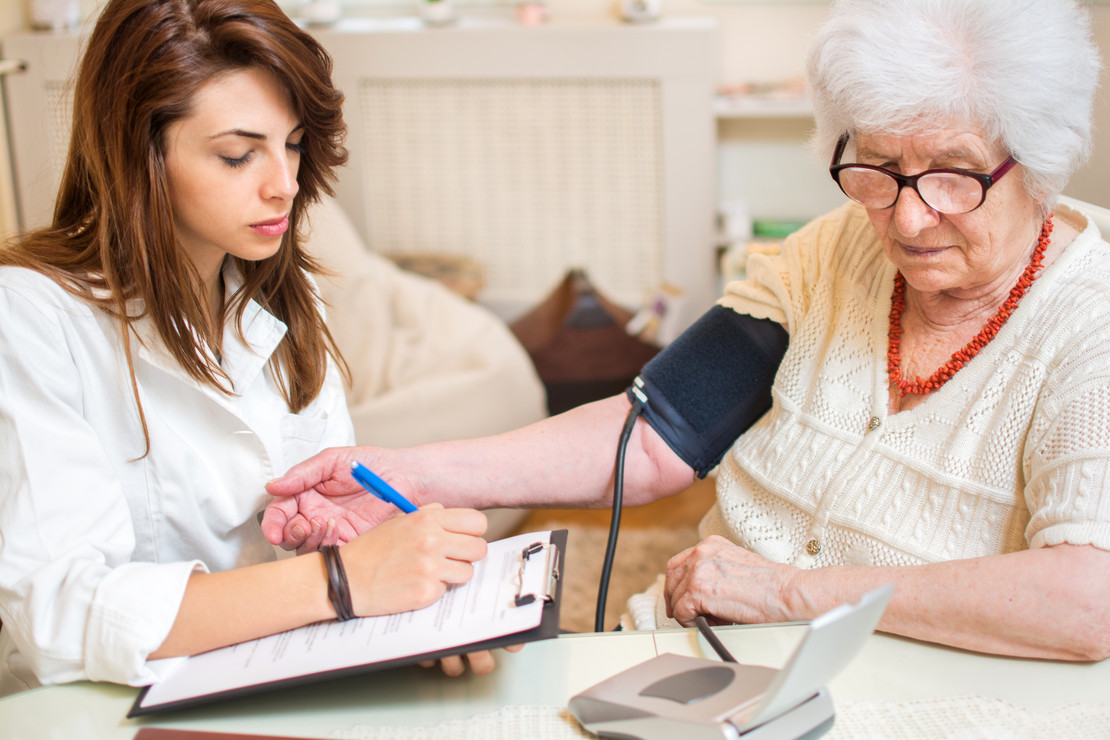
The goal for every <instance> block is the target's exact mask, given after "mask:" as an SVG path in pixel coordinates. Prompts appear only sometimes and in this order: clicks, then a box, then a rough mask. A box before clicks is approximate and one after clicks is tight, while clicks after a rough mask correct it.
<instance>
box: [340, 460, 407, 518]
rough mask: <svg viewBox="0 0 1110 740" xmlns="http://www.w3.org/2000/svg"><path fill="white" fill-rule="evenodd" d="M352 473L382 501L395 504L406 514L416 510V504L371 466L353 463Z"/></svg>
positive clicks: (360, 483) (361, 484) (359, 482)
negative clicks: (372, 470) (371, 468)
mask: <svg viewBox="0 0 1110 740" xmlns="http://www.w3.org/2000/svg"><path fill="white" fill-rule="evenodd" d="M351 475H353V476H354V477H355V480H356V481H358V484H359V485H360V486H362V487H363V488H365V489H366V490H367V491H369V492H370V493H372V494H374V495H375V496H377V497H378V498H380V499H381V500H382V501H385V502H386V503H387V504H393V505H394V506H396V507H397V508H398V509H400V510H401V511H403V512H405V513H406V514H411V513H412V512H414V511H416V506H414V505H413V503H412V502H411V501H409V500H408V499H407V498H405V497H404V496H402V495H401V494H399V493H397V491H395V490H394V489H393V486H391V485H389V484H388V483H386V482H385V481H384V480H382V479H381V478H379V477H378V476H377V475H375V474H374V473H372V472H371V471H370V468H368V467H366V466H365V465H363V464H362V463H358V462H353V463H351Z"/></svg>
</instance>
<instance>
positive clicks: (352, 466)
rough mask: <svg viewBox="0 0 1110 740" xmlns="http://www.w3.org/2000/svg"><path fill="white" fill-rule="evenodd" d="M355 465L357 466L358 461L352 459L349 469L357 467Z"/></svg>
mask: <svg viewBox="0 0 1110 740" xmlns="http://www.w3.org/2000/svg"><path fill="white" fill-rule="evenodd" d="M357 467H358V463H357V462H355V461H354V460H352V461H351V470H354V469H355V468H357Z"/></svg>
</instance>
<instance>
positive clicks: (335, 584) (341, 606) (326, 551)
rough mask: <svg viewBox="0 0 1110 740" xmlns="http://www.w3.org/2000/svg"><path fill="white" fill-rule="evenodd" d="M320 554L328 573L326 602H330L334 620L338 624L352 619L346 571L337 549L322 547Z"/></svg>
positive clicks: (335, 546) (353, 611) (349, 588)
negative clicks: (337, 621) (333, 610)
mask: <svg viewBox="0 0 1110 740" xmlns="http://www.w3.org/2000/svg"><path fill="white" fill-rule="evenodd" d="M320 554H321V555H323V556H324V568H325V569H326V570H327V572H328V601H330V602H331V606H332V609H335V618H336V619H338V620H339V621H340V622H346V621H347V620H348V619H354V618H355V610H354V607H353V606H352V605H351V585H350V584H349V583H348V582H347V571H346V569H345V568H344V567H343V560H342V558H340V557H339V547H338V546H337V545H324V546H323V547H321V548H320Z"/></svg>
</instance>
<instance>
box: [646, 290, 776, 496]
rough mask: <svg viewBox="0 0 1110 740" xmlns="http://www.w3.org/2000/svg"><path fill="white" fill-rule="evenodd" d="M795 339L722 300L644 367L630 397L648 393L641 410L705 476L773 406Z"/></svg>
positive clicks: (667, 441) (665, 437)
mask: <svg viewBox="0 0 1110 740" xmlns="http://www.w3.org/2000/svg"><path fill="white" fill-rule="evenodd" d="M788 341H789V335H788V334H787V333H786V330H785V329H784V328H783V327H782V326H781V325H780V324H778V323H776V322H774V321H770V320H768V319H756V318H753V317H751V316H748V315H745V314H740V313H737V312H736V311H733V310H732V309H730V308H725V307H724V306H714V307H713V308H711V309H710V310H709V311H708V312H706V313H705V315H703V316H702V317H701V318H700V319H698V320H697V321H696V322H695V323H694V324H693V326H691V327H690V328H689V329H687V330H686V331H685V332H683V333H682V334H681V335H679V337H678V338H677V339H675V340H674V341H673V342H671V344H669V345H668V346H667V347H666V348H665V349H664V350H663V351H662V352H660V353H659V354H657V355H656V356H655V357H654V358H653V359H652V360H651V361H650V362H649V363H648V364H647V365H645V366H644V368H643V370H641V371H640V375H639V377H638V378H637V379H636V381H635V383H634V385H633V387H631V388H629V389H628V397H629V400H632V401H633V402H635V399H636V396H637V389H638V390H640V391H642V396H641V398H640V401H641V402H642V403H643V404H644V405H643V408H642V409H641V412H640V414H641V416H643V418H644V420H645V421H646V422H647V423H648V424H649V425H650V426H651V428H652V429H654V430H655V431H656V432H657V433H658V434H659V436H660V437H662V438H663V440H664V441H666V443H667V444H668V445H670V447H671V449H672V450H674V451H675V453H676V454H677V455H678V456H679V457H680V458H682V460H683V461H684V462H685V463H686V464H687V465H689V466H690V467H691V468H693V469H694V471H695V472H696V473H697V475H698V477H699V478H704V477H705V476H706V475H707V474H708V473H709V471H710V470H712V469H713V468H715V467H716V466H717V464H718V463H719V462H720V461H721V458H722V457H724V454H725V452H726V451H728V448H729V447H731V446H732V443H733V442H735V441H736V438H737V437H739V436H740V435H741V434H743V433H744V432H745V431H747V429H748V428H749V427H750V426H751V425H752V424H754V423H755V422H756V420H757V419H759V417H761V416H763V414H764V413H765V412H766V411H767V409H769V408H771V384H772V382H773V381H774V379H775V373H776V372H777V371H778V367H779V363H780V362H782V357H783V355H784V354H786V345H787V342H788ZM644 396H646V400H645V399H644V398H643V397H644Z"/></svg>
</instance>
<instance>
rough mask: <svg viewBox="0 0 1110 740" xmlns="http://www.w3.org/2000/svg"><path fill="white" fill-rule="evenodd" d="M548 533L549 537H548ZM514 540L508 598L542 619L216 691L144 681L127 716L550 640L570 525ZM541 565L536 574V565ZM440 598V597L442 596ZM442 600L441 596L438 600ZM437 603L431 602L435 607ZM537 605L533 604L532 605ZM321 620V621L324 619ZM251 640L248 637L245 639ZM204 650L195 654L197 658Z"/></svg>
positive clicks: (555, 623) (556, 617)
mask: <svg viewBox="0 0 1110 740" xmlns="http://www.w3.org/2000/svg"><path fill="white" fill-rule="evenodd" d="M544 539H546V540H547V541H546V542H545V541H544ZM514 540H520V541H521V542H522V543H523V545H522V546H521V547H520V549H519V550H518V551H517V552H518V553H519V555H517V557H518V558H519V568H520V574H519V576H518V577H517V580H518V581H519V586H518V587H517V588H516V589H515V593H513V594H510V596H509V598H510V599H511V601H512V608H521V607H525V608H526V607H528V606H529V605H531V604H537V603H538V604H540V605H541V606H540V613H541V616H540V621H539V624H537V625H535V626H533V627H529V628H527V629H524V630H522V631H515V632H510V633H505V634H500V635H497V636H495V637H491V638H488V639H482V640H477V641H474V642H461V643H458V644H453V645H449V646H443V647H439V648H437V649H434V650H428V651H424V652H419V653H411V654H405V655H402V656H399V657H394V658H390V659H386V660H377V661H372V662H366V663H359V664H357V665H346V666H343V667H338V668H330V667H329V668H324V669H322V670H310V671H308V672H304V673H299V674H297V675H291V676H286V677H280V678H275V679H273V680H265V679H263V680H258V681H252V682H250V683H245V684H239V685H235V686H233V687H230V688H218V689H217V690H212V691H203V690H202V691H197V692H191V693H189V694H188V695H185V696H178V697H176V698H174V699H172V700H168V701H166V700H159V699H151V700H150V701H147V698H148V696H149V695H150V694H151V690H152V689H154V688H155V686H158V684H155V685H154V686H146V687H143V689H142V691H140V692H139V695H138V697H136V699H135V702H134V704H132V706H131V709H130V711H128V713H127V716H128V717H129V718H131V717H139V716H143V715H148V714H154V713H157V712H164V711H169V710H176V709H185V708H189V707H194V706H201V705H205V704H209V703H212V702H216V701H224V700H227V699H232V698H236V697H241V696H248V695H252V694H258V693H262V692H266V691H271V690H274V689H279V688H287V687H291V686H300V685H304V684H307V683H313V682H316V681H323V680H330V679H335V678H342V677H345V676H354V675H359V674H363V673H371V672H375V671H383V670H388V669H390V668H399V667H401V666H408V665H414V664H416V663H420V662H424V661H428V660H436V659H439V658H444V657H448V656H452V655H459V654H461V653H469V652H475V651H478V650H490V649H493V648H498V647H505V646H508V645H517V644H521V643H525V642H533V641H535V640H546V639H549V638H552V637H556V636H558V634H559V604H560V600H561V598H562V589H563V581H562V578H561V574H562V572H563V562H564V557H565V553H566V544H567V530H565V529H560V530H555V531H551V532H539V533H531V534H529V535H517V536H516V537H512V538H508V539H507V540H504V541H502V542H505V543H511V542H513V541H514ZM529 569H538V575H536V574H537V571H536V570H529ZM526 572H528V573H529V574H531V575H530V576H529V578H528V581H527V582H528V583H529V584H532V585H535V584H537V583H538V584H539V586H538V587H537V588H526V587H525V583H526V580H525V578H524V575H525V573H526ZM441 601H442V599H441ZM438 603H439V602H437V604H438ZM435 606H436V605H435V604H433V605H432V606H431V607H426V608H428V609H431V608H433V607H435ZM532 608H533V609H534V608H535V607H532ZM370 619H381V618H380V617H372V618H370ZM356 621H358V620H351V621H350V622H344V623H342V624H345V625H350V624H352V623H354V622H356ZM321 624H323V623H321ZM312 627H313V625H308V626H307V627H302V628H299V629H297V630H290V631H289V632H287V633H282V634H281V635H280V636H270V637H269V638H262V640H272V639H275V638H279V637H281V636H285V635H291V634H293V633H298V632H301V631H303V630H307V629H309V628H312ZM258 642H260V641H258V640H255V641H250V643H258ZM246 644H249V643H244V645H246ZM237 647H239V646H236V645H232V646H229V647H227V648H220V649H219V650H214V651H211V652H212V653H220V652H224V651H230V650H234V649H236V648H237ZM207 655H209V653H202V654H201V656H207ZM196 657H200V656H193V658H196ZM193 658H187V659H185V661H184V663H183V665H185V664H187V663H188V661H189V660H192V659H193ZM175 675H176V674H175V673H171V674H170V675H169V676H167V677H166V678H165V679H163V680H164V681H166V680H172V679H174V677H175Z"/></svg>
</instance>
